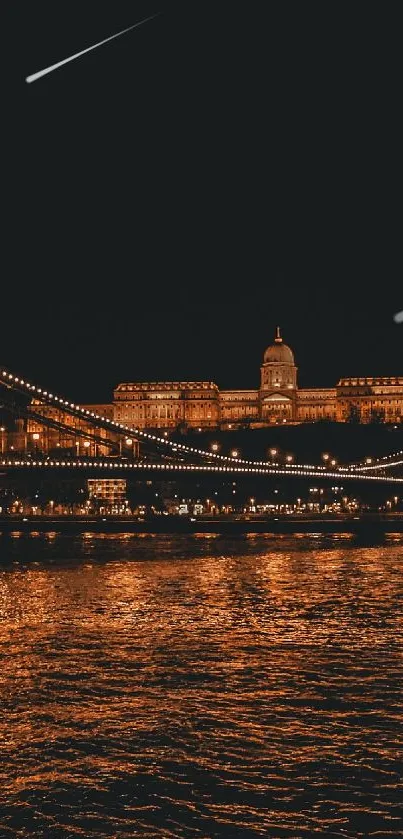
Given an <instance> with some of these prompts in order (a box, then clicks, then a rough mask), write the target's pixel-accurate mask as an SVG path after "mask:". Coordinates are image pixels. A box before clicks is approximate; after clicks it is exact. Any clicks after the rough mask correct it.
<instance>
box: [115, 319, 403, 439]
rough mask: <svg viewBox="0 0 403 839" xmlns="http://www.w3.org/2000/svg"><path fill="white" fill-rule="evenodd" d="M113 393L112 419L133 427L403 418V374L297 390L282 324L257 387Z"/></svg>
mask: <svg viewBox="0 0 403 839" xmlns="http://www.w3.org/2000/svg"><path fill="white" fill-rule="evenodd" d="M113 396H114V400H113V406H114V419H115V420H116V421H117V422H121V423H124V424H125V425H127V426H129V427H131V428H159V429H170V428H171V429H173V428H177V427H178V426H180V425H183V426H186V427H189V428H213V427H221V428H235V427H239V425H244V424H247V425H250V426H252V427H257V426H264V425H270V424H272V423H300V422H317V421H319V420H331V421H333V422H348V421H357V422H372V421H380V422H393V423H400V422H402V417H403V377H386V378H374V377H372V378H351V379H340V381H339V383H338V385H337V386H336V387H334V388H298V384H297V367H296V365H295V360H294V354H293V352H292V350H291V349H290V347H289V346H287V344H285V343H284V342H283V339H282V337H281V334H280V329H279V328H278V327H277V330H276V337H275V339H274V343H273V344H271V345H270V346H269V347H268V348H267V350H266V351H265V353H264V356H263V363H262V366H261V368H260V387H259V388H258V389H256V390H219V388H218V386H217V385H216V384H214V383H213V382H125V383H122V384H119V385H118V386H117V387H116V389H115V390H114V394H113Z"/></svg>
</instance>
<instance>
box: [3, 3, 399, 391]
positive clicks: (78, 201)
mask: <svg viewBox="0 0 403 839" xmlns="http://www.w3.org/2000/svg"><path fill="white" fill-rule="evenodd" d="M7 5H8V15H6V21H5V23H6V25H5V27H4V32H3V35H2V39H3V51H4V50H7V51H8V53H9V68H10V84H9V88H8V91H7V96H6V99H5V107H6V109H7V116H8V119H7V120H6V125H7V131H6V139H7V149H6V154H5V157H4V161H5V163H6V166H5V170H6V171H5V184H4V187H3V199H4V198H5V201H6V209H7V221H6V223H5V225H4V226H3V235H4V242H5V246H4V247H3V252H2V256H3V271H2V292H1V321H0V323H1V328H0V360H1V363H4V364H6V365H8V366H9V367H10V368H11V369H14V370H15V371H16V372H17V371H19V372H21V373H23V374H24V375H25V376H29V377H31V378H32V380H33V381H40V382H41V383H43V384H46V385H48V386H49V387H52V389H53V390H56V392H57V391H59V392H66V393H68V394H69V395H70V396H71V397H72V398H75V399H77V400H80V401H84V402H85V401H88V402H89V401H104V400H105V401H106V400H110V398H111V391H112V388H113V386H114V385H115V384H117V382H119V381H124V380H158V379H180V378H184V379H186V378H190V379H212V380H214V381H216V382H217V384H218V385H219V386H221V387H256V386H257V385H258V381H259V366H260V363H261V358H262V354H263V351H264V349H265V347H266V346H267V345H268V344H269V343H270V342H271V341H272V338H273V336H274V329H275V326H276V325H277V324H280V325H281V326H282V328H283V333H284V338H285V340H286V341H287V342H288V343H289V344H290V345H291V347H292V348H293V349H294V351H295V355H296V363H297V365H298V367H299V384H300V385H302V386H309V385H318V386H320V385H329V386H334V385H335V384H336V382H337V380H338V379H339V377H340V376H342V375H357V374H359V375H372V374H383V375H389V374H400V375H403V353H402V347H403V325H401V326H397V325H396V324H394V323H393V314H394V313H395V312H396V311H398V310H400V309H402V308H403V293H402V291H401V285H402V283H401V274H402V260H401V223H402V218H401V191H402V183H401V147H402V135H401V128H400V121H401V114H400V111H401V107H400V103H401V85H400V78H401V64H400V57H399V51H400V46H399V31H400V30H399V24H398V19H397V15H398V6H397V5H396V6H394V5H393V4H389V5H388V6H386V7H382V8H381V7H380V6H379V5H378V6H376V5H373V4H347V3H313V2H309V3H308V2H305V3H301V2H285V1H284V0H282V2H271V3H257V2H255V3H254V4H251V3H246V2H245V3H243V4H233V3H232V2H225V0H221V2H220V3H217V2H206V0H204V2H194V3H193V2H187V3H174V2H169V1H168V0H166V2H165V3H162V2H161V0H159V2H158V0H155V2H154V3H150V2H130V3H129V2H115V3H113V4H112V3H109V4H107V5H106V4H105V5H103V4H101V3H98V2H97V3H95V2H94V3H90V2H86V3H85V4H82V2H72V0H69V2H64V0H58V3H54V2H38V3H31V2H29V3H28V2H26V3H22V2H17V0H14V2H13V3H12V4H11V3H9V4H7ZM83 5H85V11H83V9H82V6H83ZM235 6H236V7H235ZM160 10H162V12H163V13H162V14H161V15H160V16H158V17H157V18H156V19H155V20H153V21H151V22H149V23H146V24H145V25H144V26H142V27H139V28H138V29H136V30H134V31H133V32H131V33H128V34H127V35H125V36H123V37H122V38H119V39H117V40H116V41H114V42H112V43H110V44H108V45H106V46H104V47H102V48H100V49H99V50H96V51H94V52H93V53H90V54H89V55H87V56H84V57H82V58H80V59H78V60H77V61H75V62H73V63H71V64H69V65H67V66H65V67H64V68H62V69H60V70H58V71H56V72H55V73H52V74H50V75H49V76H48V77H45V78H43V79H41V80H39V81H37V82H35V83H33V84H31V85H27V84H25V82H24V78H25V76H26V75H28V74H30V73H33V72H35V71H37V70H40V69H42V68H43V67H46V66H47V65H49V64H51V63H54V62H56V61H58V60H60V59H62V58H65V57H67V56H68V55H71V54H72V53H74V52H77V51H79V50H80V49H83V48H85V47H86V46H90V45H91V44H93V43H95V42H97V41H99V40H102V39H103V38H105V37H108V35H111V34H113V33H114V32H116V31H118V30H119V29H122V28H124V27H126V26H129V25H130V24H132V23H135V22H136V21H137V20H141V19H142V18H143V17H146V16H147V15H149V14H153V13H154V12H159V11H160ZM21 29H24V35H23V37H24V43H23V44H21V43H20V39H21Z"/></svg>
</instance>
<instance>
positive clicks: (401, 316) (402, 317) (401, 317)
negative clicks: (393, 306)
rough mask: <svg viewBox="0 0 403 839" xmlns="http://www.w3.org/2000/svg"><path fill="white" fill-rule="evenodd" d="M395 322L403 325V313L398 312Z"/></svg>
mask: <svg viewBox="0 0 403 839" xmlns="http://www.w3.org/2000/svg"><path fill="white" fill-rule="evenodd" d="M393 320H394V321H395V323H403V312H397V314H396V315H395V316H394V318H393Z"/></svg>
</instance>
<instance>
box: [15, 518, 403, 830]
mask: <svg viewBox="0 0 403 839" xmlns="http://www.w3.org/2000/svg"><path fill="white" fill-rule="evenodd" d="M214 536H215V538H214V540H212V541H211V540H209V539H206V538H205V534H203V535H202V534H198V535H197V537H196V538H190V539H189V538H187V537H186V538H183V539H180V538H175V537H156V538H153V539H149V538H148V537H147V538H143V536H139V535H135V536H133V535H132V534H131V535H130V536H129V535H128V534H122V535H121V536H112V537H111V536H110V535H108V536H107V537H105V538H103V537H100V536H96V535H95V534H90V533H88V534H85V535H84V536H83V538H82V539H79V540H76V541H75V542H74V541H73V542H72V541H71V540H70V541H69V540H66V539H64V540H63V539H62V540H60V539H59V537H58V536H56V537H54V538H52V539H50V540H49V539H44V540H43V543H41V544H39V545H38V541H40V540H38V539H37V538H35V539H34V540H32V541H30V540H29V539H28V540H27V539H26V537H25V542H24V543H23V545H22V546H21V541H20V542H19V543H18V544H19V547H18V548H15V549H14V548H13V542H10V552H11V554H10V558H11V559H12V560H13V561H14V564H13V563H11V564H9V565H6V566H3V569H2V570H0V626H1V635H0V654H1V669H0V708H1V711H0V766H1V768H0V804H1V803H2V804H3V805H4V806H3V809H2V810H1V813H2V815H0V835H2V833H1V830H3V832H4V835H10V831H13V830H16V829H18V830H19V831H20V833H19V834H18V835H21V836H24V837H25V836H31V835H32V836H35V837H36V836H40V837H42V836H43V837H48V836H49V837H50V836H52V839H53V834H52V832H51V831H53V832H54V835H55V837H56V836H57V837H62V836H63V835H66V836H70V835H77V836H86V837H87V836H89V835H93V829H94V830H96V835H97V837H104V836H105V837H107V836H109V837H110V836H111V835H112V836H120V835H124V834H125V835H130V836H131V835H133V836H134V835H144V836H149V837H155V836H162V837H187V836H201V837H206V838H207V837H210V836H211V837H216V836H217V837H218V836H221V835H222V836H226V837H228V836H230V837H231V839H232V837H234V839H235V837H241V836H242V838H243V837H246V839H248V837H249V836H252V835H253V836H266V835H272V836H280V835H281V836H289V837H296V836H298V837H299V836H302V835H304V836H307V835H315V836H316V835H319V836H320V835H323V836H332V835H344V836H347V837H353V836H354V837H355V836H363V837H364V836H365V837H366V836H372V835H373V836H378V839H379V837H380V836H381V835H388V836H393V835H396V836H397V835H400V834H399V833H398V832H396V831H398V822H397V819H398V805H399V802H400V800H401V798H402V797H403V796H402V781H401V758H402V751H403V749H402V745H403V742H402V731H403V726H402V723H403V713H402V676H403V666H402V623H403V605H402V604H403V576H402V560H403V546H402V543H401V541H399V540H398V539H396V538H394V537H393V538H392V539H390V540H388V542H387V544H386V545H384V546H382V547H354V545H353V543H352V540H351V539H350V538H344V539H343V538H342V539H340V538H338V539H336V540H329V539H322V540H319V541H318V540H316V539H315V540H314V539H312V538H307V537H306V536H305V535H304V536H301V538H299V537H297V538H294V537H292V538H290V537H286V538H283V539H277V538H276V539H271V540H270V539H264V538H260V537H256V539H250V538H248V539H245V540H244V541H242V540H241V541H238V542H234V541H231V540H225V539H222V538H216V537H217V534H215V535H214ZM14 544H16V543H14ZM33 544H34V545H35V548H34V549H32V550H33V553H31V548H32V545H33ZM15 550H16V551H17V553H16V554H15V553H14V551H15ZM38 550H39V551H42V552H43V557H42V558H41V556H40V554H39V555H38ZM21 551H23V553H21ZM24 551H25V553H24ZM47 551H48V553H47ZM27 557H29V560H30V561H29V562H28V561H27ZM0 568H1V566H0ZM3 813H4V815H3ZM362 824H363V825H364V827H363V828H361V827H360V825H362ZM27 825H28V827H27ZM63 831H64V833H63ZM360 831H361V832H360ZM394 831H395V832H394Z"/></svg>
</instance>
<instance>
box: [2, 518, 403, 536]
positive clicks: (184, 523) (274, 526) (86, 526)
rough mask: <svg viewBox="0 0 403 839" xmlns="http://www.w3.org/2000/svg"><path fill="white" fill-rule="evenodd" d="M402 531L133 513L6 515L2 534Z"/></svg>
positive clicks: (372, 521)
mask: <svg viewBox="0 0 403 839" xmlns="http://www.w3.org/2000/svg"><path fill="white" fill-rule="evenodd" d="M15 531H19V532H27V533H29V532H31V531H40V532H41V531H42V532H46V533H49V532H53V531H56V532H60V533H77V532H78V533H79V532H93V533H222V534H223V535H236V534H238V533H369V532H381V533H403V516H401V515H400V516H396V515H385V516H375V515H374V516H362V517H347V516H346V517H344V516H337V517H326V518H325V517H305V516H298V517H297V516H295V517H292V516H287V517H276V518H274V517H273V518H272V517H270V518H264V519H263V518H252V517H251V518H246V517H245V518H230V517H226V516H217V517H212V518H198V519H193V518H188V517H185V516H155V517H153V518H152V519H144V520H139V519H133V518H131V517H130V516H108V517H104V518H102V517H99V516H97V517H88V516H60V517H59V516H29V517H22V516H20V517H19V516H3V517H0V533H10V532H15Z"/></svg>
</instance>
